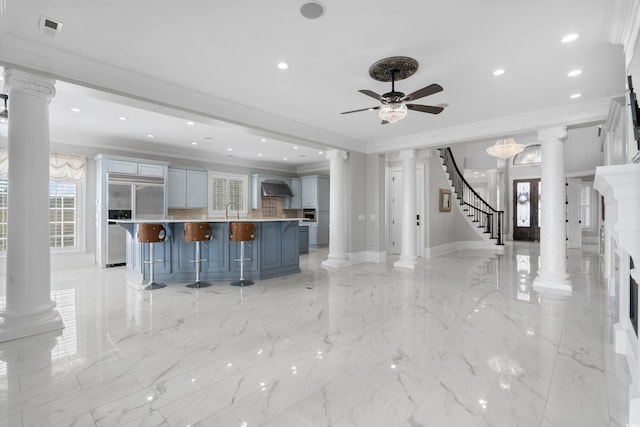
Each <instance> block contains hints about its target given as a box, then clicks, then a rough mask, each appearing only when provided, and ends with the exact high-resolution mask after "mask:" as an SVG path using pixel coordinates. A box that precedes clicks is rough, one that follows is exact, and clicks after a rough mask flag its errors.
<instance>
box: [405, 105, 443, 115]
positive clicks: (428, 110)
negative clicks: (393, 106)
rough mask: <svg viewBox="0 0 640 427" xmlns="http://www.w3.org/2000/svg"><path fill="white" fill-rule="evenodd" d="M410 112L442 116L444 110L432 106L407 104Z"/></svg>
mask: <svg viewBox="0 0 640 427" xmlns="http://www.w3.org/2000/svg"><path fill="white" fill-rule="evenodd" d="M407 108H408V109H409V110H414V111H420V112H421V113H431V114H440V113H442V110H444V108H442V107H433V106H431V105H419V104H407Z"/></svg>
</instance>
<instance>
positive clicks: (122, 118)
mask: <svg viewBox="0 0 640 427" xmlns="http://www.w3.org/2000/svg"><path fill="white" fill-rule="evenodd" d="M118 120H122V121H123V122H126V121H127V120H129V119H128V118H126V117H125V116H120V117H118Z"/></svg>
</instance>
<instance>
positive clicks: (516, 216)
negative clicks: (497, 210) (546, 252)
mask: <svg viewBox="0 0 640 427" xmlns="http://www.w3.org/2000/svg"><path fill="white" fill-rule="evenodd" d="M540 187H541V186H540V179H539V178H538V179H519V180H515V181H513V240H527V241H539V240H540Z"/></svg>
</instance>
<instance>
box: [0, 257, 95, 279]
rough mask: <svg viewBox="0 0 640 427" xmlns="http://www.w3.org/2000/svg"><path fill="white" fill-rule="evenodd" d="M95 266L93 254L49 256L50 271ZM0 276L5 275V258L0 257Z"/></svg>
mask: <svg viewBox="0 0 640 427" xmlns="http://www.w3.org/2000/svg"><path fill="white" fill-rule="evenodd" d="M94 265H95V254H88V253H84V252H60V253H52V254H51V270H62V269H65V268H77V267H91V266H94ZM0 274H3V275H4V274H7V257H6V255H4V256H1V257H0Z"/></svg>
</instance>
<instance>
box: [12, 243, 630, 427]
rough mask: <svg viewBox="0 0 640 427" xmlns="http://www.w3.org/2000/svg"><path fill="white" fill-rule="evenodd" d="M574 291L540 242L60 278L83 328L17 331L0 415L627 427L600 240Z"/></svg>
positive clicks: (67, 311) (71, 320) (55, 281)
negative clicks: (546, 290)
mask: <svg viewBox="0 0 640 427" xmlns="http://www.w3.org/2000/svg"><path fill="white" fill-rule="evenodd" d="M569 255H570V257H569V258H570V259H569V266H570V273H571V277H572V280H573V288H574V292H573V295H572V296H570V297H566V296H555V295H552V294H539V293H537V292H535V291H534V290H533V289H532V288H531V283H532V281H533V279H534V278H535V274H536V270H537V263H538V245H537V244H515V245H513V246H507V251H506V254H505V255H503V256H498V255H493V254H492V253H491V252H487V251H482V250H473V251H471V250H470V251H460V252H456V253H453V254H449V255H447V256H442V257H438V258H433V259H428V260H424V264H423V266H421V267H420V268H418V269H417V270H415V271H405V270H398V269H394V268H393V267H392V265H393V261H395V259H389V261H388V262H387V263H382V264H361V265H356V266H353V267H349V268H344V269H340V270H325V269H323V268H321V267H319V265H320V262H321V261H322V260H323V259H325V258H326V251H315V252H312V253H311V254H310V255H306V256H303V257H302V259H301V267H302V270H303V272H302V273H300V274H296V275H291V276H287V277H284V278H278V279H273V280H265V281H258V282H256V284H255V285H254V286H252V287H249V288H245V289H239V288H236V287H231V286H229V284H228V283H214V285H213V286H211V287H209V288H205V289H199V290H197V289H189V288H185V287H184V286H182V285H178V284H174V285H170V286H167V287H166V288H164V289H159V290H156V291H152V292H149V291H139V290H136V289H134V288H132V287H128V286H127V284H126V281H125V280H124V270H123V269H122V268H115V269H109V270H97V269H93V268H83V269H71V270H60V271H54V272H53V273H52V276H53V277H52V294H53V298H54V299H55V300H56V301H57V303H58V308H59V310H60V313H61V314H62V316H63V318H64V322H65V325H66V329H65V330H64V331H63V333H62V334H61V335H59V336H41V337H37V338H30V339H24V340H17V341H13V342H9V343H4V344H0V426H4V425H7V426H46V425H54V426H58V425H59V426H71V425H73V426H137V425H144V426H160V425H162V426H187V425H191V426H195V425H202V426H216V427H220V426H224V427H226V426H229V427H253V426H269V427H276V426H278V427H289V426H296V427H298V426H323V427H326V426H335V427H345V426H363V427H375V426H381V427H393V426H398V427H417V426H478V427H484V426H509V427H511V426H545V427H551V426H563V427H566V426H581V427H582V426H624V425H625V424H626V413H627V407H626V400H627V390H628V372H627V370H626V364H625V361H624V359H623V358H622V357H621V356H620V355H617V354H615V353H614V351H613V346H612V337H611V335H612V333H611V332H612V324H613V323H615V311H614V310H613V309H612V307H611V303H610V301H609V298H608V297H607V292H606V289H605V287H604V285H603V283H602V281H601V279H600V277H601V272H600V268H601V267H600V261H599V258H598V256H597V253H596V252H595V250H593V249H588V248H584V249H583V250H582V251H579V250H572V251H570V254H569Z"/></svg>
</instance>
